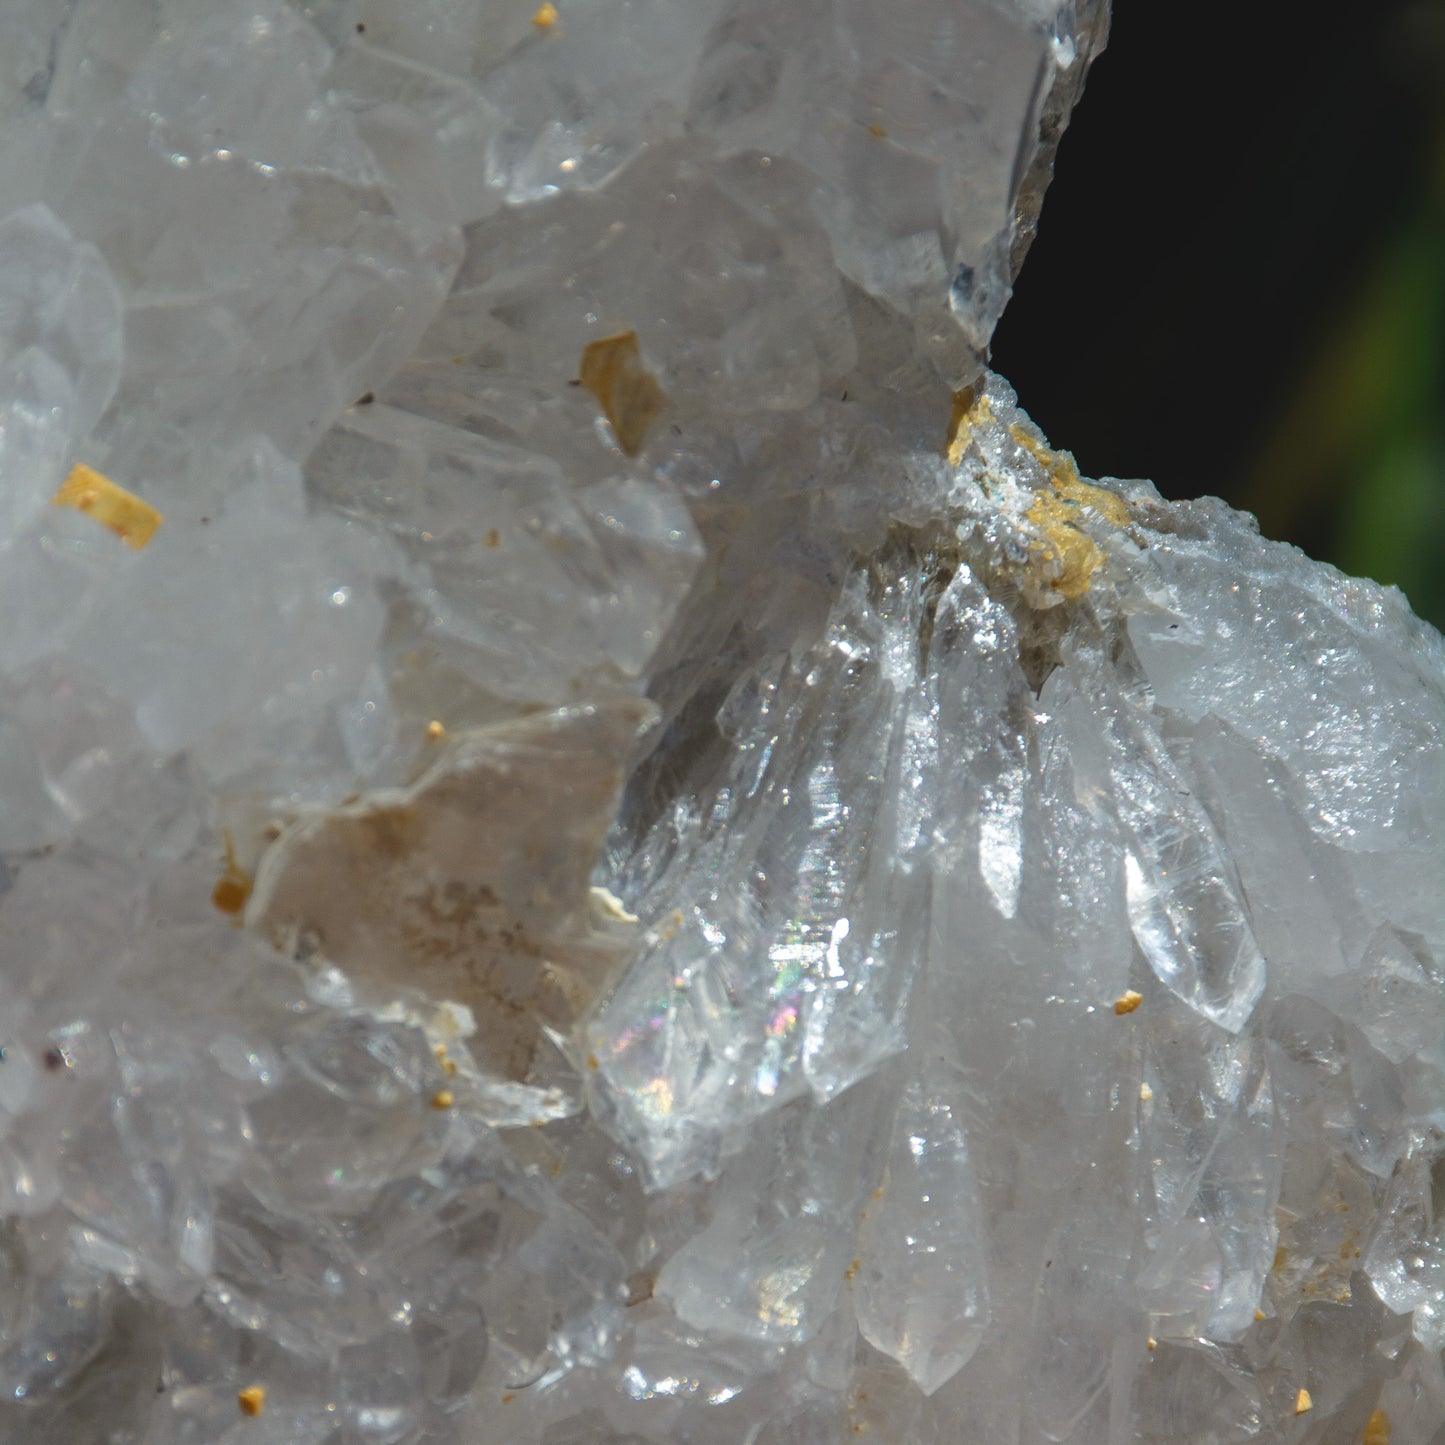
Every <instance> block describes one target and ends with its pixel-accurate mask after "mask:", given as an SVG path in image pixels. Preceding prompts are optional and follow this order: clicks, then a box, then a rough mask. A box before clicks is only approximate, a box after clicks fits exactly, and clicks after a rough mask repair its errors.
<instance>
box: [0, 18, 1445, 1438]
mask: <svg viewBox="0 0 1445 1445" xmlns="http://www.w3.org/2000/svg"><path fill="white" fill-rule="evenodd" d="M0 9H3V13H0V198H3V200H0V613H3V617H4V626H3V627H0V938H3V940H4V954H3V962H0V1439H3V1440H5V1441H11V1440H14V1441H16V1442H24V1445H29V1442H36V1445H39V1442H51V1441H62V1440H63V1441H66V1442H90V1441H101V1440H105V1441H117V1442H118V1441H122V1440H124V1441H132V1442H140V1441H145V1442H147V1445H150V1442H155V1445H200V1442H203V1441H204V1442H210V1441H218V1442H226V1445H363V1442H376V1445H462V1442H467V1445H674V1442H690V1445H736V1442H748V1445H839V1442H843V1441H851V1440H854V1439H856V1438H859V1437H863V1436H870V1435H871V1436H872V1437H873V1438H875V1439H877V1440H880V1441H895V1440H896V1441H904V1440H907V1441H910V1442H912V1441H916V1442H919V1445H957V1442H959V1441H961V1440H966V1441H972V1440H975V1439H977V1440H988V1441H1006V1442H1016V1445H1039V1442H1042V1441H1050V1442H1059V1445H1066V1442H1072V1445H1094V1442H1099V1445H1181V1442H1186V1441H1187V1442H1195V1441H1199V1442H1206V1441H1210V1442H1225V1441H1231V1442H1237V1441H1243V1440H1254V1441H1258V1442H1281V1445H1283V1442H1288V1441H1315V1440H1318V1441H1320V1442H1324V1441H1326V1440H1328V1441H1334V1440H1336V1439H1338V1440H1341V1441H1343V1440H1360V1439H1364V1440H1365V1441H1366V1442H1367V1445H1383V1442H1385V1441H1386V1440H1387V1439H1388V1440H1392V1441H1393V1442H1394V1445H1415V1442H1419V1445H1438V1439H1437V1437H1438V1434H1439V1429H1440V1421H1441V1420H1442V1419H1445V1367H1442V1355H1441V1350H1442V1346H1445V1253H1442V1239H1441V1223H1440V1209H1439V1201H1438V1194H1439V1182H1440V1178H1441V1168H1442V1163H1441V1161H1442V1157H1445V1142H1442V1141H1445V974H1442V960H1445V891H1442V880H1445V837H1442V833H1441V829H1440V826H1439V825H1440V820H1441V818H1442V817H1445V645H1442V643H1441V640H1440V639H1439V638H1438V637H1437V636H1436V635H1435V634H1434V633H1432V632H1430V631H1429V630H1428V629H1426V628H1425V627H1424V626H1423V625H1422V624H1420V623H1419V622H1417V621H1416V620H1415V619H1414V618H1413V617H1411V616H1410V614H1409V611H1408V609H1407V608H1406V607H1405V606H1404V604H1403V601H1402V600H1401V599H1400V597H1399V596H1398V594H1395V593H1391V592H1388V591H1385V590H1383V589H1380V588H1378V587H1375V586H1373V585H1372V584H1370V583H1365V582H1356V581H1351V580H1349V579H1347V578H1343V577H1341V576H1339V575H1338V574H1337V573H1334V572H1333V571H1331V570H1330V569H1327V568H1324V567H1319V566H1316V565H1314V564H1312V563H1310V562H1308V561H1307V560H1306V559H1304V558H1303V557H1301V556H1300V555H1299V554H1298V553H1296V552H1294V551H1292V550H1290V549H1288V548H1283V547H1278V546H1275V545H1273V544H1271V543H1268V542H1266V541H1264V540H1262V539H1261V538H1260V537H1259V536H1258V534H1257V532H1256V531H1255V530H1254V529H1253V528H1252V526H1251V525H1250V523H1249V522H1248V520H1247V519H1244V518H1241V517H1239V516H1237V515H1236V514H1234V513H1231V512H1229V511H1228V510H1227V509H1226V508H1224V507H1223V506H1222V505H1221V504H1218V503H1215V502H1209V501H1205V502H1198V503H1189V504H1183V505H1170V504H1167V503H1165V502H1164V501H1162V500H1161V498H1160V497H1159V496H1158V494H1157V493H1156V492H1155V491H1154V489H1153V488H1152V487H1151V486H1150V485H1149V484H1147V483H1144V482H1120V481H1116V480H1106V481H1103V482H1091V481H1088V480H1086V479H1085V478H1083V477H1082V476H1081V475H1080V474H1079V470H1078V467H1077V465H1076V464H1075V462H1074V461H1073V459H1072V458H1071V457H1069V456H1068V455H1067V454H1066V453H1062V452H1058V451H1056V450H1054V449H1053V448H1052V447H1051V446H1050V445H1049V443H1048V442H1047V441H1046V440H1045V439H1044V438H1043V437H1042V436H1041V435H1040V434H1039V432H1038V430H1037V428H1035V427H1034V426H1033V424H1032V423H1031V422H1030V421H1029V419H1028V417H1027V416H1026V415H1025V413H1024V412H1023V411H1022V410H1021V409H1020V408H1019V406H1018V404H1017V401H1016V399H1015V397H1014V396H1013V394H1012V393H1011V392H1010V391H1009V389H1008V387H1007V386H1006V385H1005V383H1004V382H1003V381H1002V380H1001V379H999V378H998V377H995V376H992V375H990V374H988V373H987V372H986V371H984V370H983V369H982V358H983V357H984V356H985V355H986V352H987V348H988V344H989V337H990V334H991V331H992V328H993V324H994V322H995V321H996V319H997V317H998V314H999V311H1000V309H1001V308H1002V306H1003V305H1004V303H1005V301H1006V299H1007V297H1008V294H1009V291H1010V288H1011V287H1012V285H1013V284H1014V279H1015V275H1016V273H1017V270H1018V266H1019V263H1020V261H1021V259H1022V257H1023V254H1024V252H1025V250H1026V249H1027V246H1028V243H1029V240H1030V238H1031V236H1032V234H1033V231H1034V228H1035V225H1036V223H1037V217H1038V211H1039V206H1040V203H1041V198H1042V192H1043V188H1044V185H1045V183H1046V181H1047V178H1048V173H1049V170H1050V167H1051V165H1052V160H1053V155H1054V151H1055V147H1056V145H1057V142H1058V137H1059V135H1060V133H1061V132H1062V129H1063V126H1064V124H1065V122H1066V121H1067V118H1068V113H1069V109H1070V107H1071V106H1072V104H1073V102H1074V99H1075V98H1076V97H1077V95H1078V92H1079V87H1080V85H1081V83H1082V80H1083V75H1084V72H1085V70H1086V68H1087V66H1088V63H1089V60H1090V58H1091V56H1092V55H1093V54H1094V53H1095V52H1096V51H1097V49H1098V47H1099V45H1100V44H1101V43H1102V40H1103V31H1104V26H1105V23H1106V19H1107V16H1106V14H1105V12H1104V10H1103V8H1102V7H1101V6H1099V5H1096V4H1094V3H1092V0H1070V3H1060V0H911V3H909V4H907V5H904V6H902V7H901V8H900V7H897V6H894V7H889V6H886V5H884V4H881V3H863V0H828V3H824V0H797V3H794V4H792V5H789V6H785V7H779V6H777V5H775V4H771V3H763V0H692V3H688V4H681V3H675V0H674V3H667V0H555V3H548V4H536V3H535V0H529V3H526V4H520V5H518V4H516V3H514V0H409V3H400V0H73V3H71V0H64V3H60V0H56V3H52V0H14V3H11V4H9V5H7V6H5V7H0ZM1161 63H1162V61H1161Z"/></svg>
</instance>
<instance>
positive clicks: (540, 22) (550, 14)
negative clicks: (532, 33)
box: [532, 0, 557, 30]
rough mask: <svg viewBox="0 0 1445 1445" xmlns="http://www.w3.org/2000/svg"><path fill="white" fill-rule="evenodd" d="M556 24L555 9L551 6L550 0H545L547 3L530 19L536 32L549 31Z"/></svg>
mask: <svg viewBox="0 0 1445 1445" xmlns="http://www.w3.org/2000/svg"><path fill="white" fill-rule="evenodd" d="M556 23H557V7H556V6H555V5H554V4H552V0H547V3H546V4H545V5H542V6H541V7H539V9H538V10H537V13H536V14H535V15H534V16H533V17H532V24H533V25H535V26H536V27H537V29H538V30H550V29H551V28H552V27H553V26H554V25H555V24H556Z"/></svg>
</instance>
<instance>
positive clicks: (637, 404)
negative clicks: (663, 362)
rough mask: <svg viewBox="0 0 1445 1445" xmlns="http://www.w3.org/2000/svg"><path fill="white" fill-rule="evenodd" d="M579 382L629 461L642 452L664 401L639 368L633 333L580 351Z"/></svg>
mask: <svg viewBox="0 0 1445 1445" xmlns="http://www.w3.org/2000/svg"><path fill="white" fill-rule="evenodd" d="M577 379H578V381H579V382H580V384H581V386H582V388H583V390H585V391H590V392H591V393H592V395H593V396H595V397H596V398H597V401H598V404H599V405H600V406H601V408H602V414H603V415H604V416H605V417H606V418H607V420H608V421H609V422H610V423H611V424H612V433H613V435H614V436H615V437H616V438H617V445H618V446H619V447H621V448H622V450H623V451H624V452H626V453H627V455H628V456H630V457H635V456H636V455H637V453H638V452H640V451H641V450H642V442H643V438H644V437H646V435H647V429H648V427H650V426H651V425H652V423H653V422H654V421H655V420H656V419H657V414H658V412H660V411H661V410H662V408H663V405H664V403H665V402H666V401H667V396H666V394H665V393H664V392H663V390H662V388H661V387H660V386H659V385H658V384H657V378H656V377H655V376H653V374H652V373H651V372H650V371H648V370H647V368H646V367H645V366H643V364H642V348H641V347H640V346H638V344H637V333H636V332H635V331H623V332H620V333H618V335H616V336H604V337H603V338H602V339H601V340H600V341H592V342H589V343H588V344H587V345H586V346H585V347H583V349H582V365H581V368H580V370H579V372H578V377H577Z"/></svg>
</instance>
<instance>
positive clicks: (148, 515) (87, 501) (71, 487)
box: [50, 462, 164, 550]
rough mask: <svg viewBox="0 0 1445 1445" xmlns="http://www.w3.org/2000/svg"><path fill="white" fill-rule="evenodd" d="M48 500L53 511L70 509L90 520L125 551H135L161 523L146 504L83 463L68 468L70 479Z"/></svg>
mask: <svg viewBox="0 0 1445 1445" xmlns="http://www.w3.org/2000/svg"><path fill="white" fill-rule="evenodd" d="M50 500H51V502H52V503H53V504H54V505H55V506H57V507H74V508H75V510H76V511H77V512H84V513H85V515H86V516H87V517H94V518H95V520H96V521H97V522H99V523H100V524H101V526H102V527H106V528H108V529H109V530H110V531H112V532H114V533H115V535H116V536H117V537H119V538H120V540H121V541H122V542H124V543H125V544H126V546H127V547H134V548H136V549H137V550H139V549H140V548H142V547H144V546H145V544H146V543H147V542H149V541H150V539H151V538H152V537H153V536H155V532H156V528H157V527H159V526H160V524H161V522H162V521H163V520H164V519H163V518H162V516H161V514H160V513H159V512H158V511H156V509H155V508H154V507H153V506H151V504H150V503H149V502H146V501H142V500H141V498H139V497H137V496H136V495H135V494H134V493H133V492H128V491H126V489H125V488H124V487H118V486H117V485H116V484H115V483H114V482H113V481H111V479H110V478H109V477H106V476H102V475H101V474H100V473H99V472H98V471H96V470H95V469H94V468H93V467H88V466H86V465H85V463H84V462H77V463H76V464H75V465H74V466H73V467H71V469H70V475H69V476H68V477H66V479H65V481H64V482H63V483H62V484H61V487H60V490H59V491H58V492H56V494H55V495H54V496H53V497H52V498H51V499H50Z"/></svg>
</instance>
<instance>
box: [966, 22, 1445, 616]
mask: <svg viewBox="0 0 1445 1445" xmlns="http://www.w3.org/2000/svg"><path fill="white" fill-rule="evenodd" d="M1336 13H1337V14H1345V15H1347V17H1348V18H1347V20H1335V19H1331V18H1328V16H1329V12H1328V10H1326V11H1324V12H1321V11H1320V10H1318V9H1317V8H1316V7H1313V6H1304V5H1292V4H1284V3H1274V0H1217V3H1215V4H1214V5H1212V6H1210V7H1208V8H1201V7H1194V6H1189V7H1185V6H1181V5H1175V4H1171V3H1166V0H1116V4H1115V7H1114V23H1113V29H1112V31H1111V36H1110V41H1109V48H1108V49H1107V50H1106V51H1105V52H1104V54H1103V55H1102V56H1101V57H1100V58H1099V59H1098V60H1097V61H1096V63H1095V65H1094V68H1093V70H1092V72H1091V74H1090V77H1089V82H1088V85H1087V87H1086V88H1085V91H1084V96H1083V99H1082V101H1081V102H1080V104H1079V107H1078V109H1077V110H1076V111H1075V114H1074V120H1073V122H1072V124H1071V126H1070V128H1069V131H1068V133H1067V134H1066V136H1065V137H1064V140H1063V143H1062V146H1061V147H1060V151H1059V157H1058V164H1057V169H1056V173H1055V180H1054V183H1053V186H1052V187H1051V188H1050V191H1049V193H1048V198H1047V200H1046V202H1045V205H1044V211H1043V217H1042V221H1041V225H1040V228H1039V234H1038V239H1037V240H1036V242H1035V243H1034V247H1033V249H1032V251H1031V252H1030V253H1029V256H1028V259H1027V261H1026V262H1025V264H1024V268H1023V271H1022V273H1021V275H1020V277H1019V280H1018V284H1017V286H1016V287H1015V292H1014V298H1013V300H1012V301H1011V302H1010V304H1009V307H1008V310H1007V311H1006V312H1005V314H1004V319H1003V321H1002V322H1001V323H1000V325H999V329H998V333H997V336H996V338H995V343H994V349H993V365H994V367H995V368H996V369H997V370H998V371H999V372H1001V373H1002V374H1003V375H1004V376H1005V377H1007V378H1008V380H1009V381H1010V382H1011V383H1012V384H1013V385H1014V386H1015V387H1016V388H1017V390H1018V393H1019V399H1020V401H1021V402H1022V404H1023V405H1024V406H1025V407H1026V408H1027V409H1028V411H1029V412H1030V414H1031V415H1032V416H1033V417H1034V419H1035V420H1036V421H1037V422H1038V423H1039V425H1040V426H1041V427H1042V428H1043V430H1044V432H1045V434H1046V435H1047V436H1048V437H1049V438H1050V440H1051V441H1052V442H1053V443H1054V445H1056V446H1060V447H1064V448H1066V449H1068V450H1070V451H1072V452H1074V454H1075V455H1076V457H1077V458H1078V461H1079V465H1080V468H1081V469H1082V470H1083V471H1084V473H1085V474H1086V475H1091V476H1101V475H1105V476H1142V477H1149V478H1151V479H1152V480H1153V481H1154V482H1155V483H1156V484H1157V485H1158V487H1159V489H1160V491H1162V492H1163V493H1164V494H1165V495H1166V496H1170V497H1189V496H1197V495H1200V494H1202V493H1212V494H1214V495H1216V496H1223V497H1225V498H1226V499H1227V500H1228V501H1230V502H1231V503H1233V504H1234V505H1235V506H1239V507H1244V508H1246V509H1248V510H1250V511H1252V512H1255V513H1256V514H1257V515H1258V516H1259V519H1260V524H1261V526H1262V528H1263V530H1264V531H1265V532H1266V534H1267V535H1269V536H1273V537H1278V538H1282V539H1285V540H1287V541H1291V542H1296V543H1298V544H1299V545H1300V546H1301V547H1304V548H1305V549H1306V550H1307V551H1309V552H1311V553H1312V554H1313V555H1315V556H1317V557H1323V558H1327V559H1328V560H1330V561H1332V562H1335V563H1336V564H1337V565H1339V566H1341V567H1343V568H1344V569H1345V570H1347V571H1350V572H1354V573H1359V574H1363V575H1368V576H1372V577H1376V578H1378V579H1379V580H1380V581H1383V582H1393V583H1396V584H1398V585H1399V586H1401V587H1403V588H1404V589H1405V591H1406V593H1407V595H1408V596H1409V597H1410V600H1411V602H1412V603H1413V604H1414V606H1415V609H1416V610H1417V611H1418V612H1419V613H1420V614H1421V615H1422V616H1426V617H1429V618H1430V619H1431V620H1432V621H1433V622H1435V624H1436V625H1437V626H1441V627H1445V0H1364V3H1360V4H1356V5H1352V6H1349V7H1339V9H1338V10H1337V12H1336Z"/></svg>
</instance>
